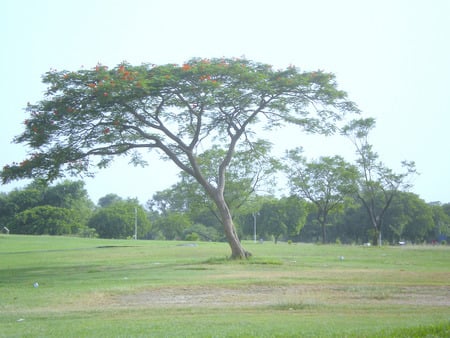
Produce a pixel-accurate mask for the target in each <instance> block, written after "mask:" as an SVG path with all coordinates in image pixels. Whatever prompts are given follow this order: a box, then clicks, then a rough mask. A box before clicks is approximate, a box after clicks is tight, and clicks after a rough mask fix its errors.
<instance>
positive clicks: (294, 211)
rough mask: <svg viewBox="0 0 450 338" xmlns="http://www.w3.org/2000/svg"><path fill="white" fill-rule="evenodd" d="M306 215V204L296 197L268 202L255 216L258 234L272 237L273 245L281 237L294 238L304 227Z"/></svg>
mask: <svg viewBox="0 0 450 338" xmlns="http://www.w3.org/2000/svg"><path fill="white" fill-rule="evenodd" d="M307 214H308V210H307V206H306V203H305V202H304V201H303V200H301V199H299V198H297V197H296V196H290V197H283V198H281V199H279V200H277V199H272V200H269V201H267V202H265V203H264V204H263V205H262V207H261V209H260V211H259V213H258V215H257V223H258V226H257V228H258V234H259V235H260V237H262V236H261V234H265V235H269V236H273V237H274V240H275V243H276V242H277V241H278V239H279V238H280V237H281V236H295V235H297V234H298V233H299V232H300V230H301V229H302V227H303V226H304V224H305V221H306V216H307ZM255 216H256V215H255Z"/></svg>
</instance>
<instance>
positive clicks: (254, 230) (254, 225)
mask: <svg viewBox="0 0 450 338" xmlns="http://www.w3.org/2000/svg"><path fill="white" fill-rule="evenodd" d="M252 215H253V240H254V241H255V243H256V213H254V212H253V213H252Z"/></svg>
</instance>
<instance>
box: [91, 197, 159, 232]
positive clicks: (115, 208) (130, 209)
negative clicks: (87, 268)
mask: <svg viewBox="0 0 450 338" xmlns="http://www.w3.org/2000/svg"><path fill="white" fill-rule="evenodd" d="M135 212H137V213H136V214H135ZM135 217H136V218H135ZM136 220H137V226H138V227H137V230H138V233H137V235H138V238H143V237H146V236H147V234H148V232H149V231H150V227H151V225H150V222H149V220H148V219H147V216H146V214H145V211H144V210H143V208H142V207H141V206H140V205H139V204H138V203H137V201H136V200H132V199H131V200H121V201H117V202H114V203H112V204H109V205H107V206H106V207H104V208H100V209H98V210H96V212H95V213H94V214H93V215H92V217H91V218H90V219H89V223H88V224H89V227H90V228H94V229H95V230H96V231H97V233H98V235H99V236H100V237H101V238H128V237H132V236H134V232H135V221H136Z"/></svg>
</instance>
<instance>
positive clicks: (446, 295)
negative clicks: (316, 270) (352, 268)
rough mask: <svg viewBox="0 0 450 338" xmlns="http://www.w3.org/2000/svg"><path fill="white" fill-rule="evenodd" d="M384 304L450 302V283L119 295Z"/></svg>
mask: <svg viewBox="0 0 450 338" xmlns="http://www.w3.org/2000/svg"><path fill="white" fill-rule="evenodd" d="M368 301H370V302H379V303H380V304H393V305H394V304H395V305H421V306H450V287H423V286H421V287H399V288H388V289H385V288H383V287H380V286H377V287H371V286H367V287H361V286H358V287H349V286H335V285H319V286H318V285H289V286H259V285H249V286H244V287H236V288H231V287H230V288H227V287H211V286H207V287H169V288H158V289H151V290H146V291H143V292H140V293H136V294H128V295H120V296H115V299H114V301H113V302H114V303H115V304H116V305H117V306H120V307H122V306H123V307H129V306H132V307H137V306H138V307H176V306H179V307H199V306H201V307H246V306H270V305H283V304H311V305H313V304H314V305H320V304H364V303H367V302H368Z"/></svg>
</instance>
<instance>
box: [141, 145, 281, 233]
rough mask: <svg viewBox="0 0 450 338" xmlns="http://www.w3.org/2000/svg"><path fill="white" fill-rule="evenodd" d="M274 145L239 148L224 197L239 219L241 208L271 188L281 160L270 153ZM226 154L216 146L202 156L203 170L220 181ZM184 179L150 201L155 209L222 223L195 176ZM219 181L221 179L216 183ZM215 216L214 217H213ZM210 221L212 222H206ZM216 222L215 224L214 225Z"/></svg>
mask: <svg viewBox="0 0 450 338" xmlns="http://www.w3.org/2000/svg"><path fill="white" fill-rule="evenodd" d="M269 150H270V145H269V144H268V143H267V142H264V141H257V142H255V143H254V144H253V146H252V149H250V150H249V151H236V153H235V154H234V156H233V159H232V161H231V162H230V165H229V168H228V170H227V173H226V182H227V184H226V187H225V190H224V198H225V201H226V203H227V205H228V207H229V209H230V213H231V215H232V216H233V218H234V219H235V217H236V216H237V215H238V213H239V211H240V210H243V209H244V207H245V206H248V205H249V204H250V199H251V198H252V196H254V194H255V193H256V192H257V191H258V189H261V187H262V186H265V187H267V188H266V189H267V190H269V191H270V189H271V187H273V186H275V184H274V183H273V178H274V176H273V175H271V174H273V173H274V172H276V171H277V170H278V167H279V163H278V161H276V160H275V159H273V158H271V157H270V156H269ZM224 155H225V150H223V149H219V148H218V147H213V148H212V149H210V150H207V151H205V152H203V153H202V154H200V155H199V156H198V163H199V166H200V167H201V169H202V171H203V173H204V174H205V175H206V176H207V177H209V178H210V180H215V181H217V177H216V175H215V173H216V170H215V168H217V167H218V166H219V165H220V163H218V161H219V160H220V159H221V158H223V156H224ZM179 176H180V179H181V180H180V181H179V182H178V183H176V184H175V185H173V186H172V187H171V188H170V189H166V190H164V191H160V192H157V193H156V194H155V195H154V196H153V198H152V200H150V201H149V202H148V204H147V205H148V206H149V208H150V209H151V210H154V209H155V208H156V209H158V210H159V211H160V212H161V213H162V214H163V215H164V214H166V213H167V212H168V211H169V210H170V211H172V212H184V213H188V214H189V217H190V218H191V220H192V221H193V222H196V223H198V222H200V223H202V224H205V225H213V226H215V225H216V224H217V225H219V226H220V225H221V218H220V214H219V212H218V210H217V207H216V206H215V204H214V202H213V201H212V200H211V198H210V197H209V196H208V195H207V194H206V193H205V191H204V189H202V187H201V186H200V185H199V184H198V182H197V181H196V180H194V179H193V177H191V176H188V175H186V174H185V173H184V172H181V173H180V175H179ZM216 184H217V182H216ZM211 216H212V217H211ZM204 220H207V221H208V222H204ZM211 223H214V224H211Z"/></svg>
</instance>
